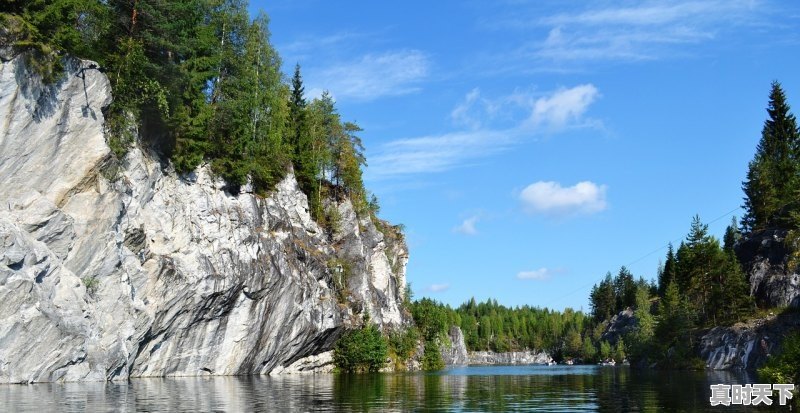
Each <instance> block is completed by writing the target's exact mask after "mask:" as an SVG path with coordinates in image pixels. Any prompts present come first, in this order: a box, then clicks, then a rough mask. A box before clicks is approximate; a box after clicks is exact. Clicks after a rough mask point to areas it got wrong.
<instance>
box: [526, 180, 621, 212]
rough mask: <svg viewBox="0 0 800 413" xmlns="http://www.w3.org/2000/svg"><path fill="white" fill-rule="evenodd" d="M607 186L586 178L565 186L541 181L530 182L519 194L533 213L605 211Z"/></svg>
mask: <svg viewBox="0 0 800 413" xmlns="http://www.w3.org/2000/svg"><path fill="white" fill-rule="evenodd" d="M606 190H607V187H606V186H605V185H598V184H596V183H594V182H590V181H583V182H578V183H577V184H575V185H573V186H568V187H563V186H561V184H560V183H558V182H552V181H546V182H545V181H539V182H535V183H533V184H530V185H528V186H527V187H525V189H523V190H522V192H521V193H520V195H519V198H520V200H521V201H522V204H523V208H524V209H525V211H526V212H528V213H532V214H545V215H551V216H566V215H574V214H592V213H596V212H600V211H603V210H604V209H606V207H607V206H608V204H607V203H606Z"/></svg>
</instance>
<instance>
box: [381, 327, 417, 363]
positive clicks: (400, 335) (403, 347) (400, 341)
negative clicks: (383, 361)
mask: <svg viewBox="0 0 800 413" xmlns="http://www.w3.org/2000/svg"><path fill="white" fill-rule="evenodd" d="M419 339H420V334H419V330H418V329H417V328H416V327H409V328H407V329H405V330H402V331H393V332H391V333H390V334H389V352H390V353H391V354H393V355H394V356H396V357H397V359H399V360H400V361H406V360H408V359H410V358H411V357H412V356H413V355H414V353H415V352H416V350H417V343H419Z"/></svg>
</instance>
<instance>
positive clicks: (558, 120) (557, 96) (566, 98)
mask: <svg viewBox="0 0 800 413" xmlns="http://www.w3.org/2000/svg"><path fill="white" fill-rule="evenodd" d="M599 95H600V93H599V92H598V91H597V88H596V87H594V85H591V84H586V85H579V86H575V87H573V88H570V89H563V88H562V89H559V90H558V91H556V92H555V93H553V94H552V95H551V96H546V97H541V98H539V99H537V100H536V103H535V104H534V106H533V114H532V115H531V120H532V121H533V122H534V123H537V124H540V123H544V124H549V125H550V126H552V127H556V128H562V127H564V126H565V125H567V123H568V122H570V121H575V120H578V119H580V117H581V116H583V114H584V113H585V112H586V109H588V108H589V105H591V104H592V102H594V101H595V99H597V98H598V96H599Z"/></svg>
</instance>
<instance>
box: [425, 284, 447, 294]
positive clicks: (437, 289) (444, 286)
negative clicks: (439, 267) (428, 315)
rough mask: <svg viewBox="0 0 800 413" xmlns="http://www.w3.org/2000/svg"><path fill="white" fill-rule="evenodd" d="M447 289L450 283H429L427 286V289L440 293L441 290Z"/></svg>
mask: <svg viewBox="0 0 800 413" xmlns="http://www.w3.org/2000/svg"><path fill="white" fill-rule="evenodd" d="M448 289H450V284H431V285H430V286H428V288H427V290H428V291H430V292H432V293H440V292H443V291H447V290H448Z"/></svg>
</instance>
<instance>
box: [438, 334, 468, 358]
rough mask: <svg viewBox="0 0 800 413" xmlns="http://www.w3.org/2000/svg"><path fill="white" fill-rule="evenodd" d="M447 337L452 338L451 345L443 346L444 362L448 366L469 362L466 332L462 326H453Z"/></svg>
mask: <svg viewBox="0 0 800 413" xmlns="http://www.w3.org/2000/svg"><path fill="white" fill-rule="evenodd" d="M447 338H448V339H449V340H450V343H449V345H443V346H441V351H442V361H444V364H446V365H448V366H461V365H466V364H469V354H468V353H467V345H466V343H465V342H464V333H463V332H462V331H461V328H459V327H457V326H451V327H450V330H449V331H448V332H447Z"/></svg>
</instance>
